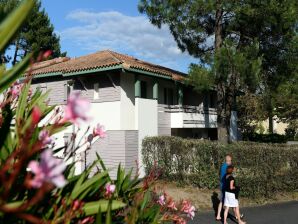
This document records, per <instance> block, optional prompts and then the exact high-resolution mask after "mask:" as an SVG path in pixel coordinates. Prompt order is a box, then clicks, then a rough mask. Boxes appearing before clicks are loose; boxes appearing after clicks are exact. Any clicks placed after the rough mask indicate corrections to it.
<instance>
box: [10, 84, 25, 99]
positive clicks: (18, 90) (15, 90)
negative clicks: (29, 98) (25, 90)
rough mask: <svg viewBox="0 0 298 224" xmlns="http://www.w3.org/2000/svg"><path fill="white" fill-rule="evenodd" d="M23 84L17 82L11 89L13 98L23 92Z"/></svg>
mask: <svg viewBox="0 0 298 224" xmlns="http://www.w3.org/2000/svg"><path fill="white" fill-rule="evenodd" d="M21 89H22V85H21V84H19V83H18V82H16V83H15V84H14V85H13V86H12V87H11V89H10V93H11V95H12V97H13V98H17V97H18V96H19V95H20V93H21Z"/></svg>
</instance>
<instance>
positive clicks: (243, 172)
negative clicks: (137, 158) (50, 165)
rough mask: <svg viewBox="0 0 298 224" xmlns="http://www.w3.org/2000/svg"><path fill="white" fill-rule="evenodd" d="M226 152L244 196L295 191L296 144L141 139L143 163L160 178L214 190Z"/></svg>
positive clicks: (297, 175)
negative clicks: (154, 169)
mask: <svg viewBox="0 0 298 224" xmlns="http://www.w3.org/2000/svg"><path fill="white" fill-rule="evenodd" d="M227 153H230V154H232V155H233V163H234V165H235V166H236V168H237V171H236V173H235V176H236V181H237V183H238V184H239V185H240V187H241V195H242V196H245V197H258V196H265V197H270V196H272V195H274V194H275V193H276V192H287V191H288V192H292V191H297V190H298V147H297V146H287V145H284V144H264V143H252V142H239V143H233V144H221V143H219V142H211V141H204V140H193V139H183V138H179V137H166V136H159V137H147V138H145V139H144V140H143V149H142V154H143V164H144V167H145V171H146V172H147V173H148V172H149V171H150V170H151V169H152V168H153V166H156V167H157V168H159V169H160V170H161V171H162V172H161V173H162V174H161V178H163V179H166V180H173V181H178V182H179V183H181V184H184V185H185V184H186V185H193V186H197V187H200V188H208V189H215V188H217V187H218V185H219V181H218V179H219V178H218V176H219V168H220V166H221V164H222V162H223V161H224V157H225V155H226V154H227Z"/></svg>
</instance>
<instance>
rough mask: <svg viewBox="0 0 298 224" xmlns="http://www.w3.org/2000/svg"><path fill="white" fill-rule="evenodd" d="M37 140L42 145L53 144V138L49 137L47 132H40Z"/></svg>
mask: <svg viewBox="0 0 298 224" xmlns="http://www.w3.org/2000/svg"><path fill="white" fill-rule="evenodd" d="M38 139H39V140H40V141H42V144H43V145H50V144H52V143H53V138H51V137H50V135H49V131H47V130H42V131H41V132H40V133H39V135H38Z"/></svg>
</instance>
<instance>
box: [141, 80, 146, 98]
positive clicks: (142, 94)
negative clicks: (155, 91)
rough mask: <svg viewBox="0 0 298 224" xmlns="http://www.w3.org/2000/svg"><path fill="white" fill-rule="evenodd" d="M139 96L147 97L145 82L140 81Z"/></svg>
mask: <svg viewBox="0 0 298 224" xmlns="http://www.w3.org/2000/svg"><path fill="white" fill-rule="evenodd" d="M141 98H147V83H146V82H145V81H141Z"/></svg>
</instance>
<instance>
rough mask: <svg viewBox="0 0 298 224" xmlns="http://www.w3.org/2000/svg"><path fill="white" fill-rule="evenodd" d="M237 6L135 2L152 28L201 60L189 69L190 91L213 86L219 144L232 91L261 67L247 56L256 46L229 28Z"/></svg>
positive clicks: (217, 0) (199, 0)
mask: <svg viewBox="0 0 298 224" xmlns="http://www.w3.org/2000/svg"><path fill="white" fill-rule="evenodd" d="M240 7H241V6H240V3H238V1H224V0H212V1H203V0H182V1H181V0H173V1H154V0H141V1H140V3H139V10H140V12H142V13H146V14H147V15H148V17H149V19H150V21H151V22H152V23H153V24H154V25H156V26H158V27H161V26H162V25H163V24H167V25H168V26H169V28H170V31H171V33H172V35H173V36H174V38H175V40H176V42H177V44H178V47H179V48H180V49H181V50H182V51H185V50H187V51H188V53H189V54H190V55H192V56H194V57H197V58H199V59H200V64H199V65H192V66H191V71H190V73H191V77H190V78H191V81H192V82H194V84H195V87H196V88H197V89H198V90H202V88H201V87H204V88H206V87H209V86H210V85H215V86H216V90H217V111H218V120H217V123H218V126H219V128H218V138H219V139H220V140H229V127H230V117H231V111H232V109H233V102H234V101H235V97H236V95H237V92H238V90H239V88H240V87H241V88H248V87H249V86H251V85H250V84H251V83H246V82H245V81H248V80H253V79H255V78H256V74H257V73H258V69H257V67H258V66H259V64H260V60H258V58H252V54H254V51H252V50H251V49H249V47H252V48H254V50H255V51H257V47H258V46H257V45H255V44H251V46H249V47H247V46H245V45H243V44H242V39H243V36H242V35H241V33H238V32H235V31H234V30H232V29H231V28H232V25H234V24H233V22H234V19H235V14H236V13H237V10H239V8H240ZM251 42H253V40H251ZM242 45H243V46H242ZM250 58H252V60H250V61H248V62H245V65H248V66H245V65H241V64H240V63H243V62H244V61H246V60H249V59H250ZM249 71H251V73H249ZM252 77H253V78H252ZM206 81H207V82H208V83H207V84H206V83H204V82H206ZM243 84H244V86H243ZM246 84H249V85H246Z"/></svg>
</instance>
